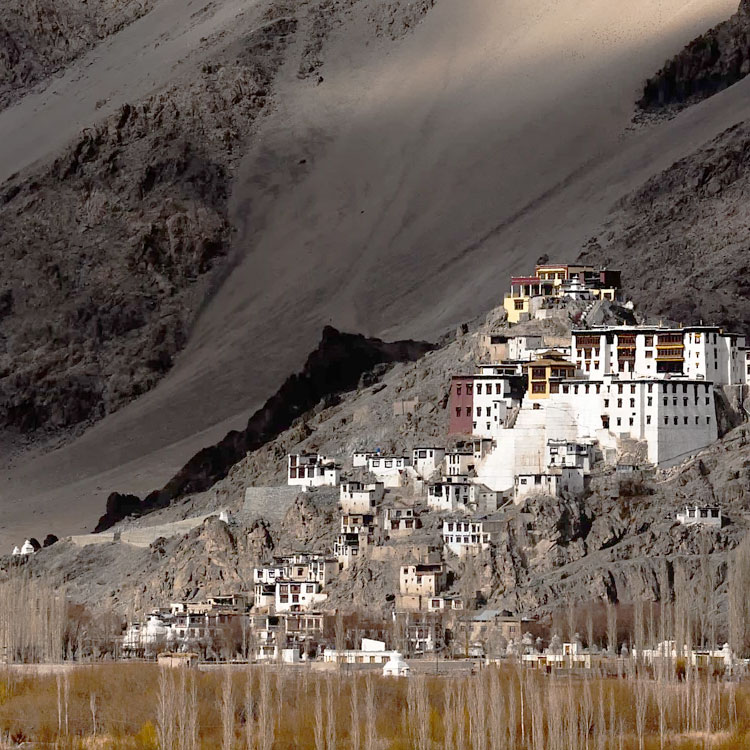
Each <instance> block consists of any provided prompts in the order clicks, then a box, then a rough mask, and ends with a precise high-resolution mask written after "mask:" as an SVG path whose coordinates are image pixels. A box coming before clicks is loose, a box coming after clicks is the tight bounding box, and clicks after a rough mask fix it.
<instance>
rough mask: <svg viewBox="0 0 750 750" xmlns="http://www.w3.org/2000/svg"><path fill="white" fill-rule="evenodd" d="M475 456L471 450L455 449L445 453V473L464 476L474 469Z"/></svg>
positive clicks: (452, 475)
mask: <svg viewBox="0 0 750 750" xmlns="http://www.w3.org/2000/svg"><path fill="white" fill-rule="evenodd" d="M475 462H476V458H475V455H474V451H473V450H455V451H450V452H449V453H446V454H445V474H446V476H449V477H460V476H465V475H467V474H469V473H470V472H472V471H473V470H474V463H475Z"/></svg>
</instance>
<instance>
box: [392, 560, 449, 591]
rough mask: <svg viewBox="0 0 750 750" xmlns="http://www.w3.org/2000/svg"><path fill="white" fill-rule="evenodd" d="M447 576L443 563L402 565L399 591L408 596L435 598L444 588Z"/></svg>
mask: <svg viewBox="0 0 750 750" xmlns="http://www.w3.org/2000/svg"><path fill="white" fill-rule="evenodd" d="M446 582H447V574H446V571H445V567H444V565H443V563H416V564H412V565H402V566H401V569H400V574H399V591H400V593H401V594H404V595H409V596H435V595H436V594H439V593H440V592H441V591H442V590H443V589H444V588H445V586H446Z"/></svg>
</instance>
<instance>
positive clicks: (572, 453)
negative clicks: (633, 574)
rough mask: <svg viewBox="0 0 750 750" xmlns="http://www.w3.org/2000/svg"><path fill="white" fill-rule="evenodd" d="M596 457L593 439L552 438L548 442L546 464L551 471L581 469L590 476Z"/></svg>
mask: <svg viewBox="0 0 750 750" xmlns="http://www.w3.org/2000/svg"><path fill="white" fill-rule="evenodd" d="M594 455H595V454H594V441H593V440H591V439H588V440H585V439H583V438H581V439H580V440H564V439H555V438H551V439H550V440H548V441H547V455H546V464H547V468H549V469H562V468H573V469H581V470H582V471H583V472H584V473H585V474H588V473H590V472H591V467H592V465H593V464H594Z"/></svg>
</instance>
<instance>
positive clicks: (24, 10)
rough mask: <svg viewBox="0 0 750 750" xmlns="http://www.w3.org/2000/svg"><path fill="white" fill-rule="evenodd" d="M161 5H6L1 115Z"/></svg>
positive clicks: (143, 0) (110, 0) (138, 1)
mask: <svg viewBox="0 0 750 750" xmlns="http://www.w3.org/2000/svg"><path fill="white" fill-rule="evenodd" d="M157 1H158V0H87V2H81V0H4V2H3V3H2V7H0V109H2V108H3V107H5V106H7V105H8V104H9V103H10V102H12V101H13V100H14V99H15V98H16V97H18V96H20V95H22V94H23V93H24V92H25V91H27V90H28V89H29V88H30V87H31V86H33V85H34V84H36V83H38V82H39V81H42V80H44V79H45V78H47V77H49V76H50V75H51V74H52V73H54V72H56V71H58V70H59V69H61V68H62V67H64V66H65V65H66V64H68V63H70V62H71V61H72V60H74V59H75V58H76V57H78V56H79V55H81V54H83V53H84V52H86V51H87V50H88V49H90V48H91V47H93V46H94V45H96V44H97V43H98V42H100V41H101V40H102V39H105V38H106V37H108V36H109V35H110V34H114V33H115V32H117V31H119V30H120V29H121V28H123V27H124V26H127V25H128V24H129V23H132V22H133V21H135V20H136V19H138V18H140V17H141V16H143V15H145V14H146V13H148V12H149V11H150V10H151V9H152V8H153V7H154V6H155V4H156V2H157Z"/></svg>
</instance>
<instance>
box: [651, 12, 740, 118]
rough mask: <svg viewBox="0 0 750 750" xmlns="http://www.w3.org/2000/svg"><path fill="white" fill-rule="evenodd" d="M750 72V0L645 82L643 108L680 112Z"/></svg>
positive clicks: (695, 40) (691, 43) (694, 41)
mask: <svg viewBox="0 0 750 750" xmlns="http://www.w3.org/2000/svg"><path fill="white" fill-rule="evenodd" d="M748 73H750V2H748V0H742V2H741V3H740V6H739V9H738V11H737V13H736V14H735V15H734V16H732V17H731V18H730V19H729V20H728V21H726V22H725V23H722V24H719V25H718V26H716V27H714V28H713V29H710V30H709V31H707V32H706V33H705V34H702V35H701V36H699V37H698V38H697V39H694V40H693V41H692V42H690V44H688V45H687V47H685V49H684V50H682V51H681V52H680V53H679V54H677V55H676V56H675V57H674V58H672V59H671V60H668V61H667V62H666V63H665V65H664V67H663V68H662V69H661V70H660V71H659V72H658V73H656V75H654V76H653V77H652V78H649V80H648V81H647V82H646V85H645V86H644V89H643V96H642V97H641V99H640V101H639V102H638V106H639V108H640V109H642V110H646V111H655V110H661V109H665V108H667V109H670V110H672V111H677V110H679V109H681V108H683V107H686V106H689V105H690V104H694V103H695V102H698V101H701V100H702V99H707V98H708V97H710V96H713V95H714V94H717V93H718V92H719V91H722V90H723V89H725V88H727V87H728V86H731V85H732V84H733V83H737V81H739V80H741V79H742V78H744V77H745V76H746V75H747V74H748Z"/></svg>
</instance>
